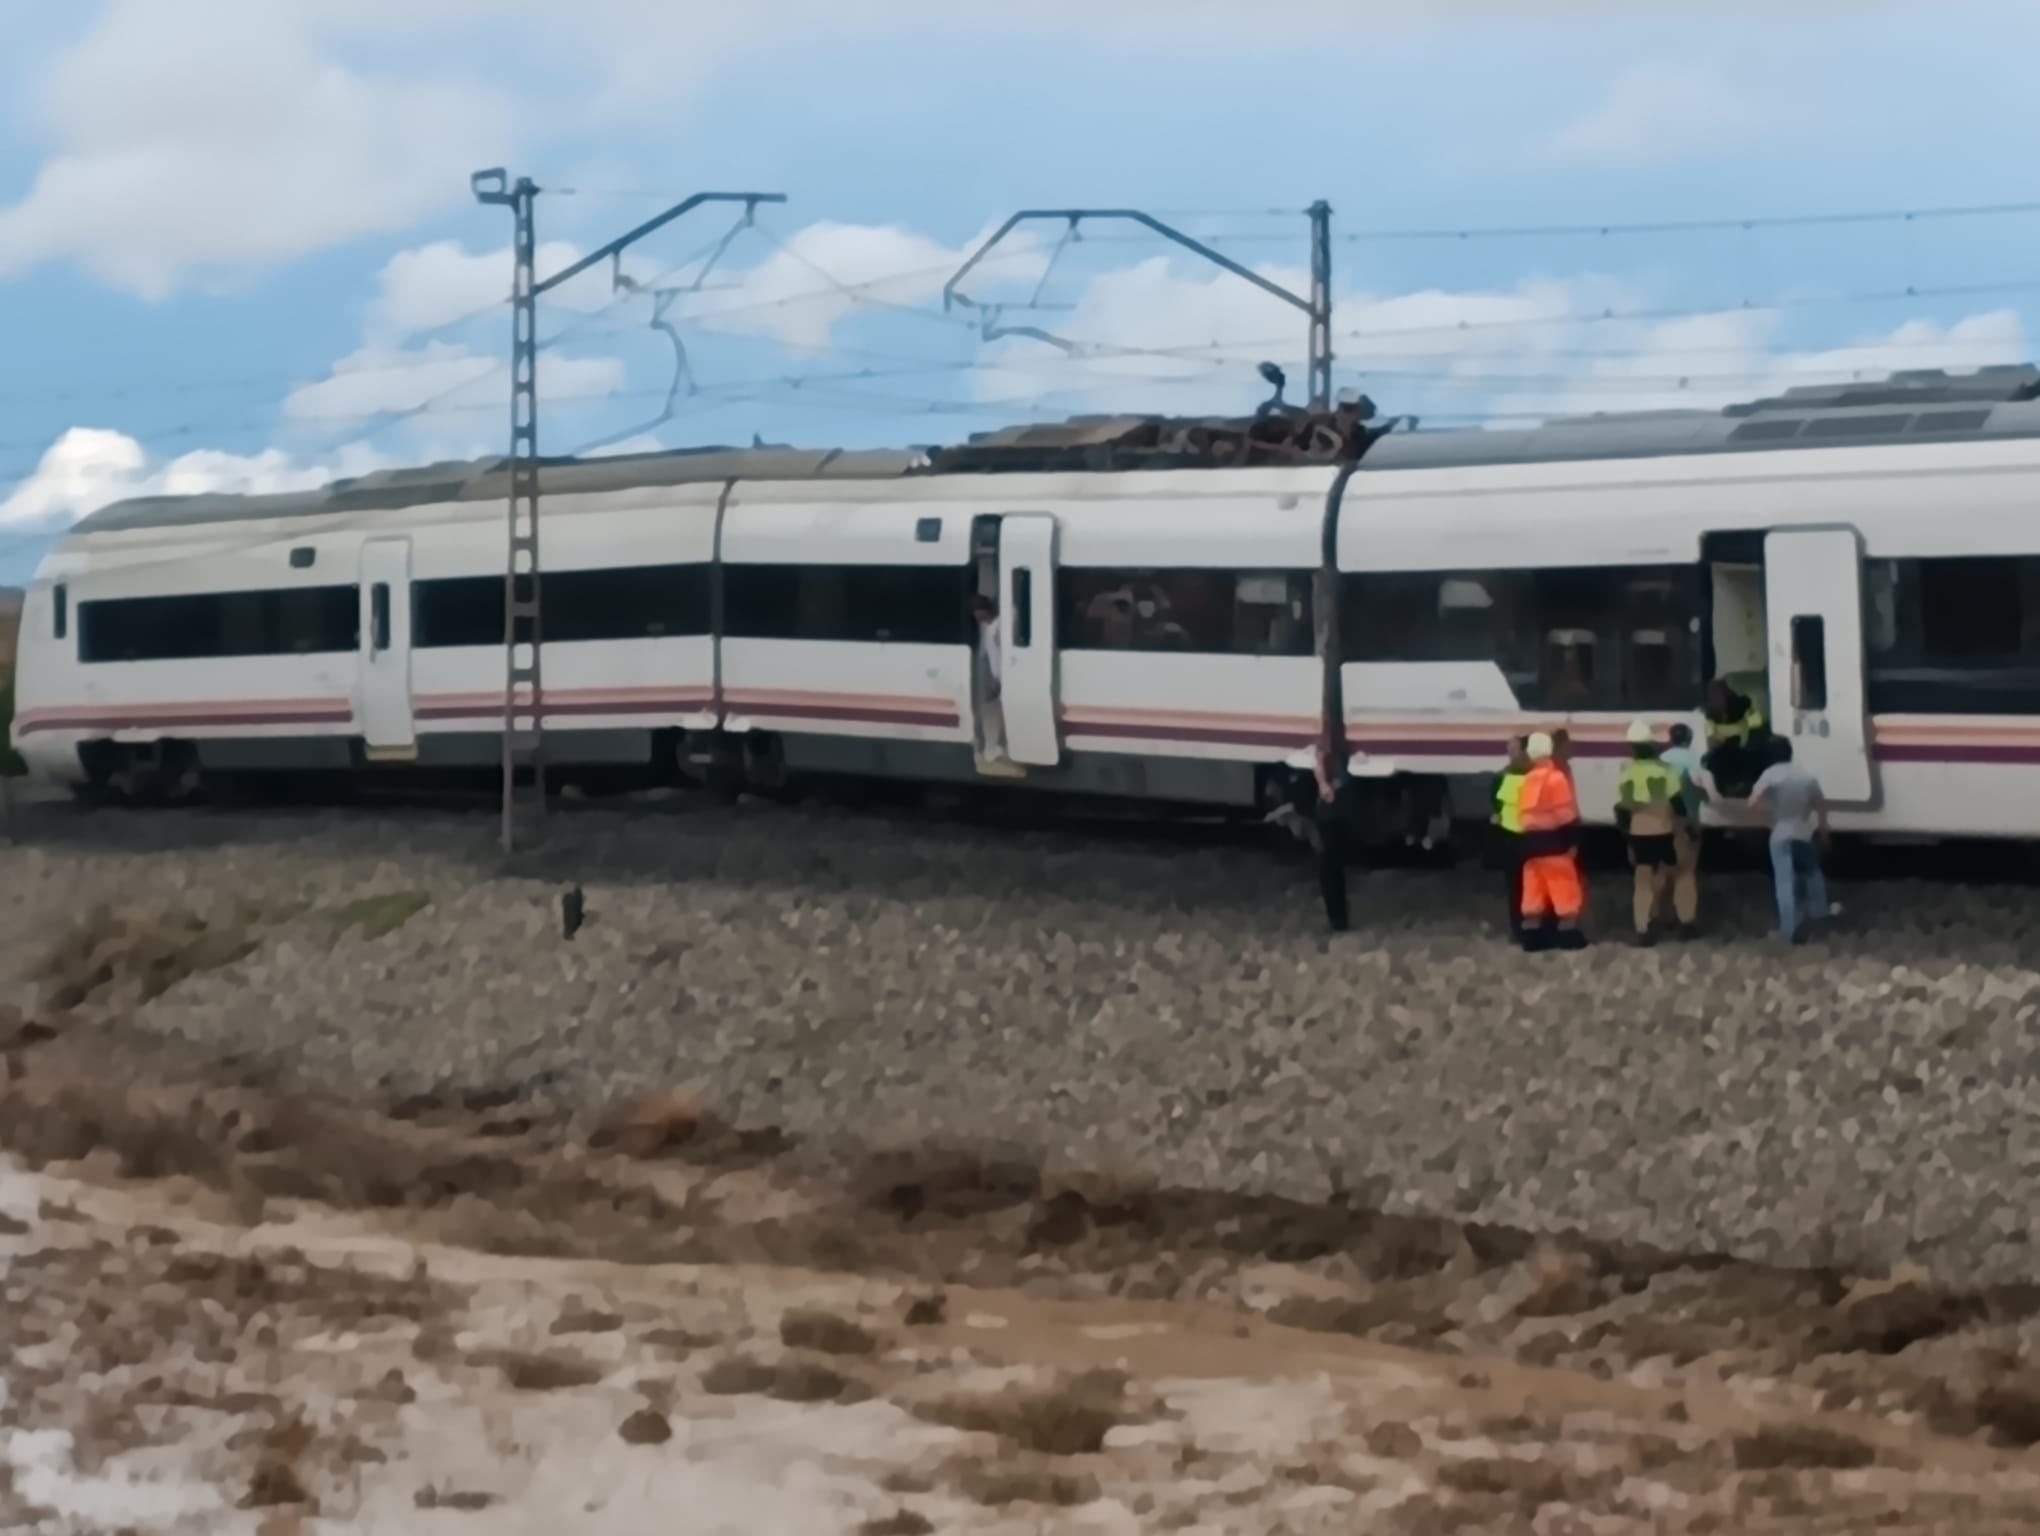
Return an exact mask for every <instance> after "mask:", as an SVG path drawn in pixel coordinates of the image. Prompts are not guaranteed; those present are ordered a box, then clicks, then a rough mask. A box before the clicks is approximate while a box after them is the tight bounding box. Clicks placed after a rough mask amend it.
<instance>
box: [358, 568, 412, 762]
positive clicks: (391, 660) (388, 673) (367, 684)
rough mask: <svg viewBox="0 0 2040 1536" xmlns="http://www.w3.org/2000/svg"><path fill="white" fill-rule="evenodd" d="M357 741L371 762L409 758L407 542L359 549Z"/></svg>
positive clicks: (409, 670)
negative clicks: (358, 698) (358, 728)
mask: <svg viewBox="0 0 2040 1536" xmlns="http://www.w3.org/2000/svg"><path fill="white" fill-rule="evenodd" d="M361 737H362V745H363V746H364V747H365V748H366V749H367V752H368V755H369V756H370V757H371V758H386V759H388V758H394V759H405V758H412V757H415V756H417V754H418V738H417V734H416V729H415V726H414V724H413V721H412V716H411V541H410V540H409V539H370V540H369V541H368V542H367V543H365V544H363V545H362V546H361Z"/></svg>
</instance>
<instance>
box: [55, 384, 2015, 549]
mask: <svg viewBox="0 0 2040 1536" xmlns="http://www.w3.org/2000/svg"><path fill="white" fill-rule="evenodd" d="M1332 421H1333V418H1332V417H1330V416H1325V415H1316V416H1313V415H1309V414H1307V413H1306V414H1298V415H1295V416H1291V417H1277V418H1267V419H1263V418H1252V419H1248V418H1203V419H1187V420H1185V419H1176V418H1163V417H1156V416H1085V417H1077V418H1073V419H1072V420H1070V421H1067V422H1059V423H1052V424H1043V425H1035V426H1023V427H1012V428H1006V429H1003V430H1001V431H997V432H988V433H980V434H978V435H976V436H975V437H973V438H971V439H970V440H969V441H968V442H966V443H963V444H959V445H957V446H955V447H949V448H936V449H931V450H928V451H925V452H924V451H921V450H910V449H877V450H858V451H850V450H844V449H802V448H775V447H754V448H699V449H681V450H669V451H662V452H656V453H641V454H620V455H617V456H615V457H613V458H601V459H554V460H547V461H545V462H544V463H542V464H541V466H540V469H539V479H540V486H541V490H542V492H543V494H545V495H548V496H560V495H589V494H599V493H601V492H604V491H623V490H641V489H644V488H647V487H653V486H662V485H686V484H693V483H700V482H713V481H723V480H763V481H772V480H777V481H800V480H871V479H893V478H899V477H903V476H907V475H917V476H918V475H937V476H940V475H949V474H970V473H1011V474H1025V473H1041V472H1047V471H1083V470H1103V471H1113V470H1134V469H1203V470H1211V471H1218V470H1221V469H1224V468H1227V467H1232V466H1233V465H1246V464H1252V465H1254V466H1256V467H1260V468H1264V469H1265V468H1269V467H1272V466H1278V465H1281V464H1284V463H1287V464H1289V465H1290V466H1292V467H1297V468H1309V467H1313V465H1315V466H1316V467H1320V468H1322V467H1324V465H1325V460H1324V459H1323V458H1322V457H1321V456H1318V455H1311V456H1308V457H1306V456H1305V455H1303V454H1302V453H1300V452H1297V451H1295V449H1294V446H1293V445H1295V444H1297V443H1300V442H1302V441H1304V440H1305V439H1307V438H1308V437H1309V435H1310V432H1311V429H1312V428H1313V426H1317V425H1324V424H1329V423H1332ZM1348 421H1349V423H1350V418H1349V419H1348ZM2035 437H2040V367H2035V366H2033V365H2031V364H2021V365H2017V366H2003V367H1993V368H1982V369H1978V370H1976V371H1975V372H1973V373H1962V374H1950V373H1945V372H1942V371H1940V370H1935V369H1918V370H1913V371H1909V372H1904V373H1895V374H1892V375H1891V376H1890V377H1889V378H1886V379H1882V380H1878V381H1876V382H1872V383H1863V384H1844V385H1813V386H1804V387H1800V388H1796V389H1788V390H1786V391H1785V392H1784V393H1783V394H1780V395H1775V396H1772V397H1770V398H1768V399H1762V400H1753V401H1749V402H1747V403H1744V404H1740V405H1731V406H1727V407H1725V408H1723V409H1720V410H1690V411H1643V412H1630V413H1622V414H1608V415H1592V416H1575V417H1562V418H1557V419H1554V420H1550V421H1546V422H1543V423H1541V424H1539V425H1536V426H1526V427H1520V428H1508V429H1501V430H1495V429H1490V428H1474V427H1469V428H1453V429H1444V430H1437V429H1434V430H1430V431H1424V430H1408V429H1401V428H1397V429H1395V430H1387V429H1385V428H1381V427H1369V428H1367V429H1366V430H1365V431H1364V432H1359V433H1356V434H1355V435H1354V436H1353V437H1349V438H1347V439H1345V441H1346V444H1347V448H1346V449H1345V450H1342V453H1343V456H1351V452H1352V451H1358V452H1359V453H1360V454H1361V455H1362V462H1363V467H1364V469H1365V470H1366V471H1367V472H1369V473H1376V472H1382V471H1394V470H1403V469H1446V468H1456V467H1471V466H1476V465H1507V464H1535V463H1557V462H1566V461H1574V462H1577V461H1582V460H1606V459H1643V458H1668V457H1674V456H1681V455H1695V454H1726V453H1745V452H1772V451H1778V450H1790V449H1794V448H1841V447H1868V446H1873V445H1883V444H1898V443H1922V442H1977V441H1991V440H2005V439H2016V438H2035ZM508 494H509V472H508V464H507V461H506V460H504V459H501V458H491V459H475V460H468V461H454V462H448V463H441V464H428V465H424V466H421V467H418V468H412V469H393V470H379V471H377V472H376V473H374V474H369V475H361V476H357V477H355V478H353V479H348V480H338V481H335V482H334V483H333V484H331V485H327V486H323V487H321V488H319V489H317V490H310V491H291V492H283V493H277V494H269V495H234V494H224V493H207V494H202V495H197V496H146V497H137V498H133V499H130V500H127V501H119V502H115V503H113V504H112V505H110V506H107V507H103V508H101V509H100V510H99V511H97V512H93V513H91V514H90V515H88V516H87V517H85V518H82V519H81V520H80V521H79V522H78V523H77V524H76V525H74V529H73V531H74V532H77V533H117V532H126V531H131V530H136V529H148V528H169V527H182V526H191V525H196V524H205V523H222V522H243V521H252V520H256V519H264V520H266V519H273V518H291V517H316V516H321V515H331V514H334V513H343V514H344V513H347V512H357V511H386V510H393V509H396V508H401V507H410V506H420V505H426V504H434V503H447V502H463V501H501V500H503V499H505V498H506V497H507V496H508Z"/></svg>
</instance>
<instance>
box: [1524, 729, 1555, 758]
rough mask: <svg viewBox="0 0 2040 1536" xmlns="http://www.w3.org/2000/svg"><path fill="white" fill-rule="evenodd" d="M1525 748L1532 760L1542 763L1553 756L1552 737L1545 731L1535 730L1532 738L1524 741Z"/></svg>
mask: <svg viewBox="0 0 2040 1536" xmlns="http://www.w3.org/2000/svg"><path fill="white" fill-rule="evenodd" d="M1523 750H1524V751H1525V752H1527V753H1529V754H1530V761H1531V762H1533V763H1541V762H1543V761H1544V760H1545V759H1546V758H1548V757H1549V756H1551V737H1550V735H1549V734H1548V733H1546V732H1544V731H1533V732H1532V733H1531V735H1530V739H1529V740H1528V741H1526V742H1524V743H1523Z"/></svg>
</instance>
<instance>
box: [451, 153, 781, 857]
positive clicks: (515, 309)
mask: <svg viewBox="0 0 2040 1536" xmlns="http://www.w3.org/2000/svg"><path fill="white" fill-rule="evenodd" d="M470 185H471V186H472V188H473V190H474V194H475V198H476V200H477V201H479V202H482V203H485V204H488V205H490V206H492V207H500V208H508V209H509V210H510V213H511V217H512V218H513V219H514V220H515V221H516V230H515V234H514V236H513V239H512V245H511V252H512V262H513V272H512V276H511V281H510V462H509V471H510V495H509V550H508V557H507V559H506V560H505V563H504V568H503V825H502V842H503V852H504V853H506V854H507V853H511V852H513V851H514V850H515V847H516V837H517V820H518V817H517V789H518V781H519V778H520V777H522V778H524V779H525V781H526V784H527V787H528V788H529V791H530V793H531V797H532V803H533V814H534V815H542V814H543V813H544V810H545V685H544V676H543V672H542V669H541V664H540V656H541V654H542V651H543V642H544V638H545V618H544V609H543V605H542V603H541V601H540V598H541V595H542V593H543V590H544V588H543V584H542V582H541V581H540V575H539V572H540V566H539V544H538V529H539V516H538V512H539V457H538V300H539V296H540V295H541V294H543V293H546V292H547V291H549V290H551V289H553V288H557V287H558V286H559V285H560V284H562V283H564V282H567V281H569V280H570V279H572V278H575V277H578V276H580V275H581V274H582V273H583V272H585V271H587V270H588V269H589V268H590V267H593V266H596V265H598V264H599V263H601V262H604V261H613V260H615V259H616V258H618V257H620V256H621V255H622V254H623V252H624V250H625V249H626V248H628V247H629V246H631V245H634V244H636V243H637V242H638V241H639V240H642V239H644V238H645V236H647V235H649V234H652V233H653V232H654V231H656V230H660V229H664V228H665V227H666V226H667V225H668V224H671V223H672V222H673V221H674V220H675V219H677V218H679V217H681V216H682V215H683V214H686V213H691V212H692V211H693V210H694V209H696V208H699V207H701V206H703V205H704V204H707V203H742V204H743V205H744V210H745V213H746V214H747V215H748V214H750V213H751V212H753V211H755V210H756V209H757V207H758V205H759V204H761V203H783V202H785V201H786V198H785V196H784V195H783V194H781V193H776V192H697V193H695V194H694V196H692V197H690V198H688V199H686V200H685V201H684V202H679V203H675V204H674V205H673V206H672V207H671V208H668V209H667V210H666V211H665V212H664V213H661V214H659V215H658V216H657V217H655V218H650V219H647V220H645V222H644V223H642V224H640V225H638V226H637V228H635V229H633V230H630V231H629V232H628V233H626V234H623V235H619V236H618V237H617V238H616V239H614V240H612V241H610V242H609V243H608V244H607V245H604V246H602V247H600V248H599V249H597V250H593V251H590V252H589V253H588V254H587V255H586V256H583V257H582V258H581V259H580V260H579V261H576V262H574V263H572V264H571V265H569V266H567V267H565V268H563V269H562V270H560V271H558V272H555V273H554V274H553V275H552V276H551V277H548V278H547V279H546V280H545V281H544V282H540V281H539V280H538V272H537V254H538V234H537V227H536V220H535V217H534V214H535V206H534V205H535V204H536V202H537V199H538V191H539V189H538V185H537V183H535V182H533V181H532V180H531V179H530V178H529V177H528V176H519V177H518V178H517V179H516V180H515V181H512V180H511V179H510V175H509V173H508V172H507V171H504V170H501V169H497V170H488V171H477V172H475V174H474V176H473V177H472V178H471V179H470ZM520 768H526V769H528V770H529V771H528V773H525V774H523V775H520V773H519V769H520Z"/></svg>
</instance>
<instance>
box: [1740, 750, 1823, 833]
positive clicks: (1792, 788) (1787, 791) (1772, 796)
mask: <svg viewBox="0 0 2040 1536" xmlns="http://www.w3.org/2000/svg"><path fill="white" fill-rule="evenodd" d="M1750 798H1751V799H1752V800H1762V801H1764V802H1765V803H1766V804H1768V805H1769V806H1770V808H1771V842H1772V843H1773V845H1776V844H1778V843H1810V842H1812V841H1813V829H1814V805H1815V804H1816V802H1818V801H1819V799H1820V780H1819V779H1817V778H1815V777H1814V776H1813V775H1812V774H1811V773H1810V772H1808V771H1807V770H1806V769H1804V768H1802V767H1800V766H1799V765H1798V764H1797V763H1773V764H1772V765H1771V766H1770V767H1768V768H1766V769H1765V770H1764V771H1763V773H1762V774H1760V775H1759V776H1758V778H1757V782H1756V783H1755V784H1754V785H1752V786H1751V787H1750Z"/></svg>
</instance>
